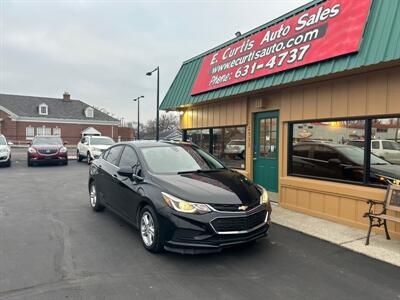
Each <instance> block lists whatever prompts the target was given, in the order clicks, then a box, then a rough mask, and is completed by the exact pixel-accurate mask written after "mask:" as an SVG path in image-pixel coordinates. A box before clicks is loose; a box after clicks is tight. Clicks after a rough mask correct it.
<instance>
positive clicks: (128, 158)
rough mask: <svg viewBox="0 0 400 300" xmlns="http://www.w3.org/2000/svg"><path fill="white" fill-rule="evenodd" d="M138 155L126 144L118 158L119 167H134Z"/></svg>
mask: <svg viewBox="0 0 400 300" xmlns="http://www.w3.org/2000/svg"><path fill="white" fill-rule="evenodd" d="M137 164H138V157H137V155H136V152H135V150H133V148H132V147H129V146H126V147H125V149H124V151H123V152H122V155H121V159H120V160H119V167H132V168H133V167H136V166H137Z"/></svg>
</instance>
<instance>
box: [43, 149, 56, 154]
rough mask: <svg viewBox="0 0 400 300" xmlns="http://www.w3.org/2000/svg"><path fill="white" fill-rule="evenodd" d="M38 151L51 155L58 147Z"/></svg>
mask: <svg viewBox="0 0 400 300" xmlns="http://www.w3.org/2000/svg"><path fill="white" fill-rule="evenodd" d="M38 152H39V153H40V154H44V155H51V154H55V153H57V152H58V149H40V150H38Z"/></svg>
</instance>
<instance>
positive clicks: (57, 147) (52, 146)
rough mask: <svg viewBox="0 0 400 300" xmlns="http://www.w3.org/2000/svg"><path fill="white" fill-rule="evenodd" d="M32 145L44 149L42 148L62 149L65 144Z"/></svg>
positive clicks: (37, 148)
mask: <svg viewBox="0 0 400 300" xmlns="http://www.w3.org/2000/svg"><path fill="white" fill-rule="evenodd" d="M31 147H32V148H34V149H36V150H42V149H60V148H62V147H64V146H63V145H33V146H31Z"/></svg>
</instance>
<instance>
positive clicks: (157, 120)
mask: <svg viewBox="0 0 400 300" xmlns="http://www.w3.org/2000/svg"><path fill="white" fill-rule="evenodd" d="M155 71H157V114H156V141H158V140H159V138H160V110H159V107H160V67H157V68H155V69H154V70H153V71H150V72H147V73H146V75H147V76H151V75H152V74H153V73H154V72H155Z"/></svg>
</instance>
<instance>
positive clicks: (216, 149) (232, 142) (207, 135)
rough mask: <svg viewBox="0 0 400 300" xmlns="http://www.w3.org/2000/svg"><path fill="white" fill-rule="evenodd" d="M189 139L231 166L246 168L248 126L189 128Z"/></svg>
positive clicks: (187, 132)
mask: <svg viewBox="0 0 400 300" xmlns="http://www.w3.org/2000/svg"><path fill="white" fill-rule="evenodd" d="M186 134H187V138H186V140H187V141H190V142H192V143H194V144H196V145H198V146H199V147H201V148H202V149H204V150H206V151H209V149H210V148H209V147H210V143H212V145H211V150H212V151H211V152H212V154H213V155H214V156H216V157H218V158H219V159H220V160H221V161H223V162H224V164H225V165H226V166H227V167H229V168H234V169H244V168H245V157H246V128H245V127H224V128H209V129H195V130H187V131H186ZM211 134H212V138H211Z"/></svg>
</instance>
